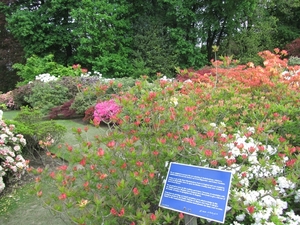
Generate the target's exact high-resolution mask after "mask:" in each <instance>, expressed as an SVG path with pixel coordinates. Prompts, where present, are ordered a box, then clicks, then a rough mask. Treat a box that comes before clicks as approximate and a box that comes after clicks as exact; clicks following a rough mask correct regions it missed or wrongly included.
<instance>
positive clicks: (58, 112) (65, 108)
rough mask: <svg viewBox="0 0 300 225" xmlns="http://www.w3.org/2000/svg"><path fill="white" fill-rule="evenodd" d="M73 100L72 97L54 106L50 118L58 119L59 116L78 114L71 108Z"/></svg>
mask: <svg viewBox="0 0 300 225" xmlns="http://www.w3.org/2000/svg"><path fill="white" fill-rule="evenodd" d="M73 102H74V99H71V100H69V101H67V102H65V103H64V104H62V105H61V106H57V107H54V108H52V109H51V111H50V112H49V119H56V118H59V117H62V118H70V117H73V116H76V110H75V109H71V108H70V107H71V105H72V104H73Z"/></svg>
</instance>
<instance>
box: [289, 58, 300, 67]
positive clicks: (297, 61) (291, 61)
mask: <svg viewBox="0 0 300 225" xmlns="http://www.w3.org/2000/svg"><path fill="white" fill-rule="evenodd" d="M289 65H290V66H295V65H300V58H299V57H297V56H291V57H290V58H289Z"/></svg>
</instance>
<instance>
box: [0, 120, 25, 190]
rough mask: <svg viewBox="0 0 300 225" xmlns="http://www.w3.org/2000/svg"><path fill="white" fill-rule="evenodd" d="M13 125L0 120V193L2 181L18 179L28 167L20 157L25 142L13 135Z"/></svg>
mask: <svg viewBox="0 0 300 225" xmlns="http://www.w3.org/2000/svg"><path fill="white" fill-rule="evenodd" d="M14 129H15V126H14V125H7V124H6V123H5V121H4V120H2V119H1V118H0V193H1V192H2V191H3V190H4V188H5V183H4V180H7V181H9V180H10V179H11V178H16V179H20V178H21V176H22V175H23V174H24V172H25V170H26V169H27V167H28V162H27V161H26V160H25V159H24V158H23V156H22V152H21V150H22V147H24V146H25V145H26V140H25V139H24V137H23V135H21V134H14Z"/></svg>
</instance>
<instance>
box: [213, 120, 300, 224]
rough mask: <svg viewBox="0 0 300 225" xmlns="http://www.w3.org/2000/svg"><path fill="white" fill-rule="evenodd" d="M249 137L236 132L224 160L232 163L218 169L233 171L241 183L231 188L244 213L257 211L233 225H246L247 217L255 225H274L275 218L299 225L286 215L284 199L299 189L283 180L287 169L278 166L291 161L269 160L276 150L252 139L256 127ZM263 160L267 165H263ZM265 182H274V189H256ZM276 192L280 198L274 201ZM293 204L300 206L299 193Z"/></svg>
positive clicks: (292, 215) (291, 215) (295, 218)
mask: <svg viewBox="0 0 300 225" xmlns="http://www.w3.org/2000/svg"><path fill="white" fill-rule="evenodd" d="M210 126H211V127H213V128H214V129H215V130H216V129H219V128H221V126H219V127H218V125H217V124H215V123H211V124H210ZM222 126H223V127H225V124H222ZM246 133H247V135H242V134H241V132H237V133H236V134H235V135H234V138H233V140H232V142H231V143H229V144H227V146H226V147H227V148H228V152H227V155H226V156H224V158H225V159H226V160H228V161H231V162H233V163H231V164H228V165H227V166H219V167H218V169H222V170H230V171H231V172H232V174H233V175H234V177H235V178H237V179H238V182H239V184H240V187H238V188H237V187H235V188H232V190H231V194H232V195H231V198H232V199H235V201H239V202H241V203H242V204H243V205H244V208H245V209H247V207H254V211H253V212H250V211H248V213H245V211H243V212H242V211H241V213H240V214H238V215H236V218H235V219H236V221H234V222H233V223H232V225H239V224H244V223H241V222H245V221H244V220H245V219H246V218H247V217H248V218H249V217H250V218H252V219H251V220H254V222H253V223H252V225H266V224H268V225H271V224H274V223H273V222H271V221H272V220H273V219H274V216H276V217H277V219H278V221H281V222H280V224H290V225H296V224H298V225H299V224H300V216H298V215H295V213H294V212H293V211H290V212H289V213H287V212H286V210H287V208H288V202H287V199H286V198H282V199H281V197H283V196H287V195H288V194H290V193H292V192H293V191H294V189H295V188H297V185H296V184H295V183H293V182H292V181H291V180H289V179H288V178H287V177H285V176H284V172H285V168H284V167H282V166H278V165H282V164H285V162H286V161H288V160H289V158H288V157H284V158H281V159H280V160H279V159H277V161H276V162H274V161H273V160H270V159H272V156H274V155H275V154H276V153H277V151H278V150H277V148H274V147H273V146H270V145H262V143H260V142H257V141H255V140H254V139H253V138H252V137H251V135H252V134H254V133H255V129H254V128H253V127H249V128H247V131H246ZM221 137H227V135H226V134H221ZM262 158H263V159H264V163H260V160H261V159H262ZM238 159H242V160H243V162H242V163H239V162H237V161H238ZM278 160H279V161H280V162H279V161H278ZM278 162H279V163H278ZM277 163H278V164H277ZM265 179H269V180H270V179H274V183H273V186H272V187H273V189H262V188H263V187H261V186H260V188H253V187H254V186H253V184H254V183H255V182H256V181H257V180H265ZM273 191H275V192H277V194H279V195H278V196H277V197H275V195H273ZM294 202H295V203H296V202H300V190H297V191H295V197H294ZM247 221H248V220H247ZM247 224H250V223H247ZM274 225H275V224H274Z"/></svg>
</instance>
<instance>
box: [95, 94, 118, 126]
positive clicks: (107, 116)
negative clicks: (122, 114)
mask: <svg viewBox="0 0 300 225" xmlns="http://www.w3.org/2000/svg"><path fill="white" fill-rule="evenodd" d="M120 109H121V107H120V106H119V105H118V104H117V103H116V102H115V100H113V99H111V100H108V101H104V102H100V103H97V104H96V106H95V111H94V119H93V121H94V124H95V125H99V124H100V122H110V120H111V118H112V117H113V116H115V115H116V114H117V113H118V112H119V111H120Z"/></svg>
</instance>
